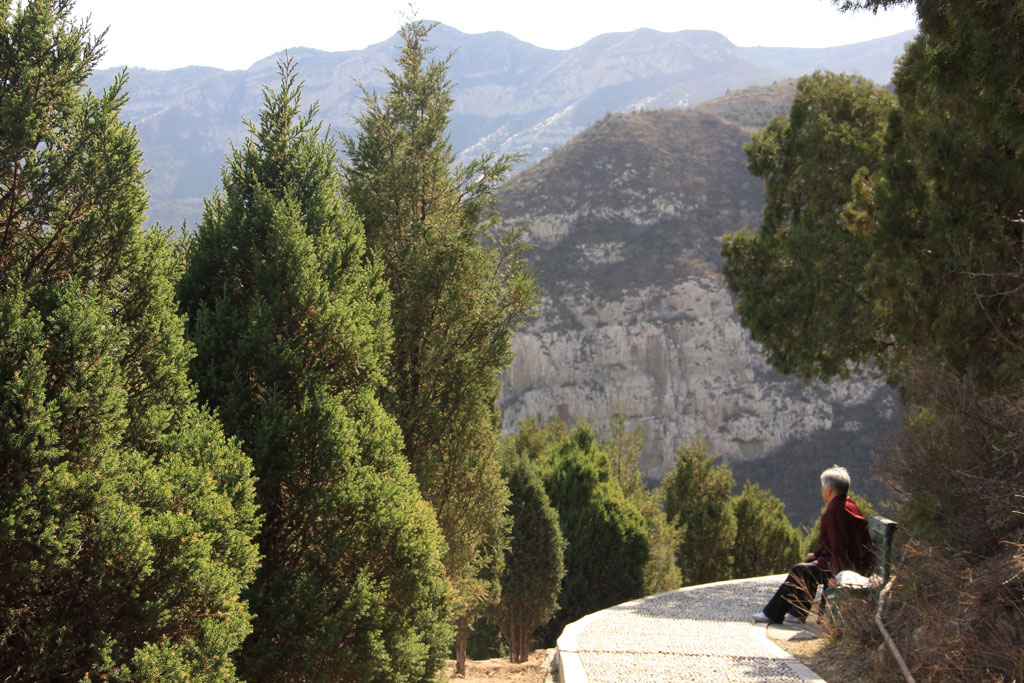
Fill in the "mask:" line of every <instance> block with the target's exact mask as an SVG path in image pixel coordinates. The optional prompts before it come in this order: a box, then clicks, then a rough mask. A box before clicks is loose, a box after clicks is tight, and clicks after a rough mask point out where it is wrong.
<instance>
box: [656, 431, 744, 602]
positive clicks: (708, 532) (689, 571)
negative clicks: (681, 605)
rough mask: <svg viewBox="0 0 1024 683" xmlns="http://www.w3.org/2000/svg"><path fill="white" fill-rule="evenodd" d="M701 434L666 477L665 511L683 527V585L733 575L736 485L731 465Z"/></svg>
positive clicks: (679, 552)
mask: <svg viewBox="0 0 1024 683" xmlns="http://www.w3.org/2000/svg"><path fill="white" fill-rule="evenodd" d="M715 457H716V456H715V455H714V453H711V452H709V450H708V444H707V442H706V441H704V440H703V439H701V438H698V439H695V440H694V441H693V442H691V443H689V444H686V445H684V446H682V447H681V448H680V449H679V454H678V455H677V456H676V464H675V466H674V467H673V468H672V471H671V472H669V474H668V476H666V477H665V481H664V483H663V484H662V485H663V486H664V488H665V512H666V513H667V514H668V519H669V521H670V522H672V523H673V524H674V525H675V526H676V528H677V529H678V531H679V535H680V539H681V540H680V542H679V545H678V547H677V550H676V560H677V562H678V563H679V569H680V571H681V572H682V575H683V585H684V586H690V585H694V584H701V583H707V582H709V581H720V580H724V579H729V578H731V574H732V555H731V552H732V547H733V543H734V542H735V539H736V518H735V516H734V515H733V511H732V507H731V506H730V505H729V492H730V491H731V490H732V486H733V483H734V480H733V476H732V470H731V469H729V466H728V465H727V464H725V463H722V464H720V465H715V464H714V462H715Z"/></svg>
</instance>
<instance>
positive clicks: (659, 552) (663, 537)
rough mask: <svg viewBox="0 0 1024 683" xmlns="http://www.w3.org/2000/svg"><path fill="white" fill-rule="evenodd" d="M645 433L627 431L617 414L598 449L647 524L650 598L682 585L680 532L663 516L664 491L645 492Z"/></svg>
mask: <svg viewBox="0 0 1024 683" xmlns="http://www.w3.org/2000/svg"><path fill="white" fill-rule="evenodd" d="M646 436H647V435H646V434H645V433H644V431H643V430H641V429H637V430H634V431H631V432H630V431H627V430H626V422H625V418H624V417H623V416H622V415H617V416H616V417H615V419H614V420H613V421H612V423H611V424H610V425H609V428H608V438H607V439H604V440H602V443H601V447H602V449H603V450H604V451H605V452H606V453H607V454H608V462H609V465H610V466H611V473H612V477H613V478H614V479H615V480H616V481H618V483H619V486H620V487H621V488H622V492H623V493H624V494H625V496H626V498H627V499H628V500H629V501H630V502H631V503H632V504H633V505H634V506H636V508H637V510H639V511H640V514H641V515H643V518H644V522H645V523H646V524H647V541H648V548H649V551H650V552H649V554H648V557H647V564H645V565H644V594H645V595H653V594H655V593H663V592H665V591H670V590H675V589H676V588H679V586H680V585H681V584H682V580H683V579H682V575H681V574H680V573H679V565H677V564H676V558H675V555H676V548H677V547H678V545H679V540H680V539H679V530H678V529H677V528H676V526H675V525H673V524H671V523H670V522H669V520H668V516H667V515H666V514H665V489H664V487H662V486H658V487H657V488H655V489H653V490H648V489H647V487H646V486H645V485H644V480H643V474H642V473H641V471H640V467H639V461H640V455H641V454H642V453H643V449H644V441H645V439H646Z"/></svg>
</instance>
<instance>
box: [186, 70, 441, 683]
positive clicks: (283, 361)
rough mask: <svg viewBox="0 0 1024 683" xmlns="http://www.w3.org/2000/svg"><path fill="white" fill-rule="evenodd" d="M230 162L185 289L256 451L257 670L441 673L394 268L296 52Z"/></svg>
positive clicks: (204, 353)
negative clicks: (298, 69) (395, 376)
mask: <svg viewBox="0 0 1024 683" xmlns="http://www.w3.org/2000/svg"><path fill="white" fill-rule="evenodd" d="M280 76H281V84H280V89H279V90H277V91H272V90H270V89H265V92H264V105H263V109H262V110H261V111H260V115H259V121H258V123H250V124H249V136H248V137H247V139H246V140H245V142H244V143H243V145H242V146H241V148H239V149H235V150H234V152H233V153H232V156H231V158H230V160H229V161H228V162H227V163H226V164H225V166H224V170H223V191H222V192H219V193H217V194H215V195H214V196H213V197H212V198H210V199H209V200H208V201H207V204H206V209H205V211H204V214H203V219H202V223H201V224H200V226H199V230H198V234H197V235H195V237H194V239H192V240H191V242H190V243H189V245H188V252H187V266H186V272H185V276H184V278H183V279H182V282H181V285H180V293H181V300H182V305H183V307H184V309H185V310H186V311H187V312H188V313H189V315H190V334H191V337H192V339H193V340H194V341H195V344H196V348H197V358H196V361H195V364H194V370H195V375H196V378H197V381H198V384H199V388H200V392H201V396H202V398H203V399H204V400H205V401H208V402H209V403H210V404H211V405H213V406H216V407H217V409H218V410H219V412H220V415H221V418H222V420H223V421H224V425H225V428H226V429H227V430H228V431H229V432H230V433H231V434H234V435H236V436H238V438H239V439H241V441H242V442H243V445H244V448H245V450H246V452H247V453H248V454H249V455H250V457H251V458H252V460H253V463H254V464H255V469H256V474H257V476H258V486H257V493H258V497H259V503H260V505H261V508H262V512H263V514H264V515H265V523H264V526H263V530H262V531H261V533H260V535H259V539H258V540H259V546H260V551H261V553H262V554H263V556H264V561H263V565H262V567H261V568H260V571H259V574H258V576H257V580H256V583H255V585H254V586H253V588H252V590H251V592H250V594H249V598H250V600H251V603H252V606H253V609H254V611H255V612H256V620H255V623H254V633H253V635H252V637H251V638H250V639H249V640H248V641H246V645H245V649H244V651H243V655H242V657H241V660H240V662H241V665H242V670H243V672H244V673H245V674H246V675H247V676H248V677H249V678H250V679H252V680H289V681H294V680H330V681H336V680H345V681H427V680H433V677H434V675H435V673H436V671H437V669H438V668H439V666H440V665H441V663H442V660H443V656H444V654H445V650H446V648H447V645H448V642H449V640H450V638H451V629H450V626H448V625H447V619H448V607H449V603H448V597H447V588H446V586H445V584H444V582H443V577H442V572H443V569H442V566H441V562H440V560H441V553H442V548H443V540H442V539H441V537H440V534H439V532H438V530H437V528H436V522H435V519H434V516H433V514H432V513H431V511H430V509H429V506H428V505H427V504H426V503H425V502H424V501H423V499H422V497H421V496H420V495H419V492H418V491H417V489H416V482H415V479H414V478H413V477H412V475H411V474H410V473H409V471H408V464H407V463H406V462H405V461H404V459H403V458H402V456H401V434H400V432H399V430H398V427H397V425H396V424H395V422H394V420H393V419H392V418H391V417H390V416H388V415H387V414H386V413H385V411H384V409H383V408H382V407H381V405H380V404H379V402H378V399H377V395H376V394H377V392H378V391H379V390H380V389H381V387H382V385H383V381H384V376H383V370H382V365H383V363H384V360H385V359H386V357H387V353H388V349H389V344H390V342H391V328H390V325H389V322H388V312H389V310H388V309H389V301H388V294H387V289H386V287H385V285H384V283H383V282H382V280H381V277H380V272H379V270H378V269H377V268H375V267H373V266H368V265H366V263H365V261H366V253H365V245H364V242H363V236H362V230H361V226H360V224H359V221H358V219H357V218H356V217H355V215H354V213H353V211H352V210H351V208H350V207H348V206H347V205H346V204H345V203H344V202H343V201H342V200H341V198H340V197H341V195H340V176H339V175H338V172H337V166H336V164H337V159H336V151H335V148H334V146H333V145H332V143H331V142H330V141H329V140H328V139H327V138H326V137H325V136H322V135H321V132H320V126H319V125H318V124H315V123H314V118H315V116H316V113H317V112H316V106H315V105H314V106H313V107H310V108H309V109H308V110H307V111H306V112H305V113H303V112H302V110H301V108H300V97H301V85H299V84H297V83H296V76H295V70H294V66H293V64H292V63H291V62H290V61H286V62H284V63H282V64H281V65H280Z"/></svg>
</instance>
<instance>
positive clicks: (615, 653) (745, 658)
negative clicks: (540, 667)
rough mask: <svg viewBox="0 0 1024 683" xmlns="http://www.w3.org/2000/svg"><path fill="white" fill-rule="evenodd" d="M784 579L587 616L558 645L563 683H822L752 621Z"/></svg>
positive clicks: (712, 588)
mask: <svg viewBox="0 0 1024 683" xmlns="http://www.w3.org/2000/svg"><path fill="white" fill-rule="evenodd" d="M784 578H785V575H779V576H766V577H759V578H755V579H742V580H739V581H725V582H721V583H713V584H706V585H703V586H693V587H690V588H684V589H681V590H677V591H671V592H668V593H662V594H660V595H654V596H651V597H648V598H644V599H642V600H637V601H634V602H629V603H625V604H622V605H618V606H616V607H612V608H609V609H607V610H604V611H601V612H597V613H595V614H591V615H589V616H587V617H584V618H583V619H581V620H580V621H577V622H575V623H574V624H570V625H569V626H567V627H566V629H565V631H564V632H563V634H562V638H559V640H558V649H559V657H560V660H561V662H560V671H561V676H562V680H563V681H564V683H584V682H586V683H627V682H637V683H640V682H646V681H651V682H652V683H654V682H657V683H665V682H667V681H772V682H780V683H781V682H784V681H815V680H817V681H820V680H821V679H820V678H818V676H817V675H816V674H814V672H813V671H811V670H810V669H808V668H807V667H806V666H804V665H802V664H800V663H799V662H798V661H797V660H796V659H794V658H793V657H792V656H790V655H789V654H787V653H786V652H785V651H783V650H782V649H781V648H779V647H778V646H777V645H775V644H774V643H773V642H771V641H770V640H769V639H768V638H767V637H766V635H765V626H764V624H759V625H754V624H753V621H752V620H751V615H752V614H753V613H754V612H757V611H759V610H760V609H761V606H762V605H764V603H766V602H767V601H768V598H770V597H771V595H772V593H773V592H774V591H775V589H776V588H778V586H779V584H780V583H782V581H783V579H784ZM773 628H774V627H773Z"/></svg>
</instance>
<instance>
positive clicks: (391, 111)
mask: <svg viewBox="0 0 1024 683" xmlns="http://www.w3.org/2000/svg"><path fill="white" fill-rule="evenodd" d="M431 28H432V27H431V26H427V25H424V24H423V23H421V22H414V23H410V24H408V25H406V26H404V27H403V28H402V30H401V38H402V43H403V44H402V45H401V47H400V54H399V57H398V60H397V65H396V66H397V68H396V69H395V70H385V74H386V75H387V77H388V79H389V81H390V88H389V90H388V92H387V93H385V94H384V95H383V96H378V95H377V94H376V93H370V92H366V91H365V90H364V96H363V104H364V106H365V111H364V112H363V113H362V114H361V115H360V116H359V117H358V118H357V119H356V123H357V126H358V132H357V133H356V135H355V137H343V141H344V146H345V149H346V152H347V156H348V158H347V160H346V162H345V164H344V167H343V172H344V175H345V181H346V191H347V194H348V196H349V197H350V199H351V201H352V203H353V205H354V206H355V208H356V210H357V211H358V212H359V214H360V215H361V216H362V217H363V221H364V226H365V229H366V237H367V243H368V245H369V247H370V249H371V250H372V251H373V253H374V254H375V255H376V257H377V258H378V259H379V261H380V264H381V266H382V268H383V271H384V275H385V278H386V280H387V283H388V285H389V288H390V292H391V295H392V297H391V316H392V320H393V322H394V331H395V339H394V346H393V348H392V351H391V354H390V356H389V358H388V360H387V363H386V367H387V371H386V374H387V378H388V391H387V393H386V394H385V396H384V403H385V405H386V407H387V408H388V410H389V412H391V413H392V414H393V415H395V416H396V418H397V420H398V423H399V425H400V426H401V429H402V433H403V436H404V439H405V455H406V457H407V458H408V460H409V463H410V464H411V466H412V471H413V472H414V473H415V474H416V478H417V480H418V482H419V486H420V490H421V491H422V493H423V495H424V497H425V498H426V499H427V500H428V501H430V503H431V505H432V506H433V507H434V510H435V512H436V513H437V517H438V521H439V523H440V526H441V529H442V531H443V533H444V537H445V540H446V541H447V544H448V552H447V554H446V555H445V569H446V571H447V575H448V577H449V579H450V580H451V582H452V584H453V586H454V587H455V589H456V592H457V594H458V607H457V615H458V619H459V644H458V648H457V659H458V671H460V672H464V668H465V657H464V644H465V634H466V628H467V625H468V623H469V622H470V618H471V617H472V616H473V615H474V614H476V613H478V612H479V611H480V610H481V609H482V607H483V606H485V605H487V604H489V603H493V601H494V600H495V599H496V598H497V594H498V582H497V577H498V575H500V566H498V565H497V564H495V563H496V562H497V563H500V558H501V556H502V549H503V547H504V545H505V543H506V537H507V533H508V519H507V517H506V515H505V508H506V506H507V504H508V492H507V489H506V487H505V485H504V483H503V481H502V479H501V477H500V476H499V466H498V462H497V459H496V449H497V443H498V437H499V422H500V420H499V415H498V411H497V408H496V406H495V401H496V400H497V398H498V395H499V393H500V389H501V383H500V372H501V370H502V369H503V368H504V367H505V366H507V365H508V363H509V362H510V361H511V352H510V346H511V338H512V332H513V329H514V328H515V326H516V325H517V324H518V323H519V322H520V321H521V320H523V318H524V317H525V316H526V315H527V314H528V313H529V312H530V311H531V310H532V307H533V301H534V297H535V284H534V282H533V280H532V278H530V277H528V276H527V275H526V274H525V272H524V270H523V267H524V266H523V260H522V258H521V252H522V249H523V245H522V242H521V235H520V232H519V231H515V230H513V231H510V232H508V233H506V234H505V236H504V237H502V238H500V239H495V238H493V237H492V233H491V230H492V229H493V228H494V227H495V226H496V225H497V223H498V215H497V213H496V211H495V201H496V196H495V188H496V186H497V185H498V184H499V183H500V182H501V181H502V180H503V179H504V178H505V176H506V175H507V174H508V172H509V171H510V170H511V168H512V164H513V163H514V162H515V161H516V157H510V156H500V157H494V156H486V157H484V158H482V159H479V160H476V161H473V162H471V163H469V164H467V165H456V164H455V157H454V154H453V153H452V149H451V145H450V144H449V141H448V135H447V128H448V123H449V113H450V111H451V108H452V94H451V90H452V84H451V83H450V82H449V81H448V79H447V72H448V68H449V60H450V59H451V55H449V56H448V58H447V59H444V60H440V61H438V60H431V59H430V53H431V49H430V48H429V47H428V46H427V45H426V39H427V35H428V33H429V32H430V29H431Z"/></svg>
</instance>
